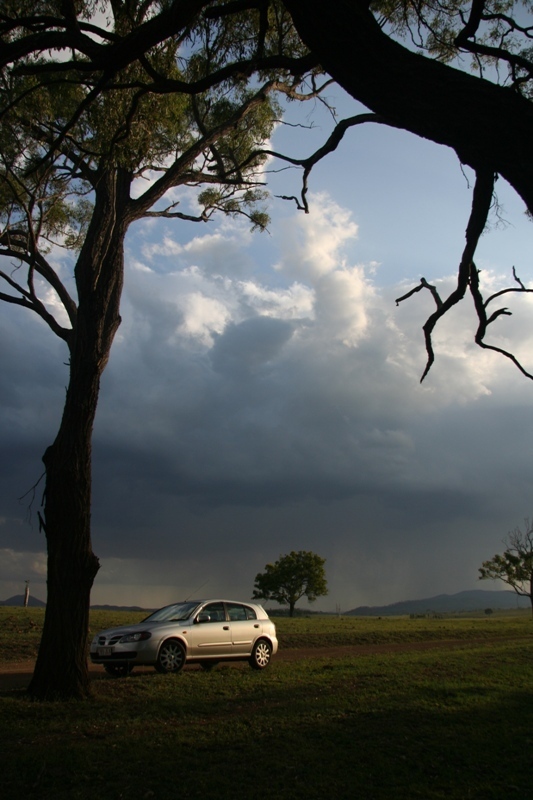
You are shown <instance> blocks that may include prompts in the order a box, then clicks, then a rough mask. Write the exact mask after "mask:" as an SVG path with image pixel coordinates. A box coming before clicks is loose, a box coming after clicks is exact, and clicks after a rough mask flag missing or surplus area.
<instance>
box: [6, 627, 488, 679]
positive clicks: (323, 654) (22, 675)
mask: <svg viewBox="0 0 533 800" xmlns="http://www.w3.org/2000/svg"><path fill="white" fill-rule="evenodd" d="M495 641H500V642H501V641H502V640H501V639H497V640H495ZM483 644H486V645H491V644H494V641H489V640H487V639H476V640H470V641H465V640H462V639H452V640H450V639H447V640H443V641H432V642H407V643H401V644H374V645H348V646H345V647H312V648H297V649H296V648H295V649H290V650H280V651H279V652H278V653H277V655H276V656H275V657H274V662H273V663H275V661H295V660H297V659H301V658H340V657H349V656H364V655H374V654H383V655H385V654H391V653H405V652H409V651H416V650H435V649H439V648H440V649H443V648H447V649H454V648H457V647H471V646H474V645H483ZM232 666H233V667H242V666H243V662H236V663H235V664H234V665H232ZM33 667H34V662H33V661H24V662H13V663H5V662H4V663H3V664H2V663H0V692H9V691H13V690H16V689H25V688H26V687H27V686H28V684H29V682H30V679H31V676H32V673H33ZM186 669H199V667H197V666H195V665H192V664H191V666H190V667H186ZM89 672H90V674H91V678H93V679H94V680H101V679H104V680H115V678H110V677H108V676H107V675H106V673H105V672H104V669H103V667H100V666H95V665H92V664H91V665H89ZM142 672H146V673H150V674H154V670H153V669H152V668H151V667H137V669H136V670H135V674H140V673H142Z"/></svg>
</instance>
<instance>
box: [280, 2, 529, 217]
mask: <svg viewBox="0 0 533 800" xmlns="http://www.w3.org/2000/svg"><path fill="white" fill-rule="evenodd" d="M284 3H285V5H286V7H287V9H288V10H289V12H290V13H291V15H292V18H293V21H294V24H295V26H296V29H297V30H298V33H299V34H300V36H301V38H302V40H303V41H304V42H305V44H306V45H307V46H308V47H309V48H310V50H312V52H313V53H314V54H315V55H316V56H317V57H318V58H319V59H320V61H321V63H322V66H323V67H324V68H325V69H326V71H327V72H328V73H329V74H330V75H331V76H332V77H333V78H334V79H335V80H336V81H337V82H338V83H339V84H340V85H341V86H342V87H343V88H344V89H345V90H346V91H347V92H349V94H351V95H352V97H354V98H355V99H356V100H359V101H360V102H361V103H363V104H364V105H365V106H366V107H367V108H370V109H371V110H372V111H374V112H375V113H377V114H380V115H382V116H383V118H384V121H385V122H387V123H388V124H390V125H394V126H396V127H399V128H403V129H404V130H407V131H411V133H415V134H417V135H418V136H422V137H424V138H426V139H430V140H431V141H434V142H437V143H439V144H445V145H448V146H449V147H452V148H453V149H454V150H455V151H456V152H457V154H458V156H459V158H460V159H461V161H462V162H463V163H464V164H468V165H469V166H471V167H473V168H474V169H480V168H484V169H487V168H488V169H491V170H493V171H494V172H496V173H499V174H500V175H502V176H503V177H504V178H506V180H507V181H509V183H510V184H511V185H512V186H513V187H514V188H515V189H516V191H517V192H518V194H520V195H521V197H522V198H523V200H524V201H525V203H526V205H527V207H528V208H529V210H530V211H533V159H532V158H531V143H532V142H533V103H531V102H530V101H528V100H526V99H524V98H523V97H521V96H520V95H519V94H517V93H516V92H515V91H514V90H512V89H511V88H504V87H501V86H496V85H494V84H492V83H490V82H489V81H486V80H482V79H481V78H478V77H475V76H473V75H469V74H466V73H464V72H460V71H459V70H457V69H454V68H452V67H450V66H448V65H445V64H442V63H439V62H437V61H434V60H433V59H431V58H427V57H424V56H422V55H419V54H418V53H414V52H412V51H411V50H408V49H407V48H406V47H402V46H401V45H400V44H398V43H397V42H395V41H393V40H392V39H391V38H390V37H389V36H387V34H386V33H385V32H383V31H382V30H381V28H380V27H379V25H378V23H377V22H376V20H375V19H374V17H373V15H372V14H371V12H370V11H369V8H368V0H337V2H334V3H332V2H325V0H284Z"/></svg>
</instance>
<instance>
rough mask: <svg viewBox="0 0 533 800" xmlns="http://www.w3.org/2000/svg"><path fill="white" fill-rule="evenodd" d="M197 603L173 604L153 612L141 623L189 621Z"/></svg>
mask: <svg viewBox="0 0 533 800" xmlns="http://www.w3.org/2000/svg"><path fill="white" fill-rule="evenodd" d="M197 607H198V603H173V604H172V605H171V606H165V607H164V608H160V609H159V611H154V613H153V614H150V616H149V617H146V619H144V620H143V622H172V621H173V620H176V621H178V620H182V619H189V617H190V616H191V614H192V612H193V611H194V609H195V608H197Z"/></svg>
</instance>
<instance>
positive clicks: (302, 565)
mask: <svg viewBox="0 0 533 800" xmlns="http://www.w3.org/2000/svg"><path fill="white" fill-rule="evenodd" d="M325 563H326V559H325V558H321V557H320V556H319V555H317V554H316V553H313V552H311V551H310V550H298V551H296V550H292V551H291V552H290V553H289V554H288V555H285V556H280V557H279V559H278V560H277V561H276V562H275V563H274V564H267V565H266V567H265V571H264V572H259V573H258V574H257V575H256V576H255V585H254V593H253V599H254V600H260V599H264V600H275V601H276V603H280V605H288V606H289V616H290V617H293V616H294V607H295V605H296V603H297V602H298V600H300V598H302V597H307V600H308V602H309V603H314V601H315V600H316V599H317V597H323V596H324V595H326V594H327V593H328V588H327V581H326V572H325V569H324V564H325Z"/></svg>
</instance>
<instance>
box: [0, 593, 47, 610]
mask: <svg viewBox="0 0 533 800" xmlns="http://www.w3.org/2000/svg"><path fill="white" fill-rule="evenodd" d="M23 605H24V595H23V594H14V595H13V597H9V598H8V599H7V600H0V606H23ZM28 606H31V607H32V608H45V607H46V603H43V601H42V600H39V599H38V598H37V597H32V596H31V594H30V597H29V599H28Z"/></svg>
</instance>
